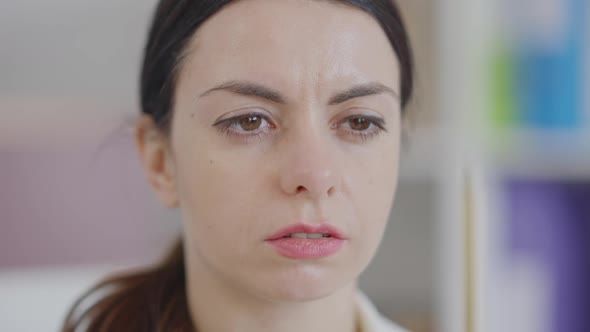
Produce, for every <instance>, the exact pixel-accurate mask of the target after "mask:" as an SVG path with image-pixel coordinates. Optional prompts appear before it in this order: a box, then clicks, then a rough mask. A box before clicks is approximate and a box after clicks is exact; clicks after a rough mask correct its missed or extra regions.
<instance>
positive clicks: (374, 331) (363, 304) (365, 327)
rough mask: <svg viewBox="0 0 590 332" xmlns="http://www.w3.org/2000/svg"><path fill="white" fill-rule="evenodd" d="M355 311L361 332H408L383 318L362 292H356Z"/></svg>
mask: <svg viewBox="0 0 590 332" xmlns="http://www.w3.org/2000/svg"><path fill="white" fill-rule="evenodd" d="M357 310H358V318H359V325H360V331H361V332H408V331H407V330H405V329H403V328H401V327H400V326H398V325H396V324H394V323H393V322H392V321H390V320H389V319H387V318H385V317H383V316H382V315H381V314H380V313H379V311H378V310H377V308H376V307H375V305H373V303H372V302H371V300H370V299H369V298H368V297H367V296H366V295H365V294H364V293H362V292H358V295H357Z"/></svg>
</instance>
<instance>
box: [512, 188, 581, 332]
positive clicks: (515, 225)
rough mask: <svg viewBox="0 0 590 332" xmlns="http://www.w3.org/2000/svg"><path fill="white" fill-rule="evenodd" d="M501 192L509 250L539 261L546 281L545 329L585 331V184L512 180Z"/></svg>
mask: <svg viewBox="0 0 590 332" xmlns="http://www.w3.org/2000/svg"><path fill="white" fill-rule="evenodd" d="M506 189H507V192H508V195H507V200H508V201H507V204H508V205H507V206H508V216H509V222H510V224H509V227H508V228H509V230H510V239H509V241H510V243H509V249H510V251H511V252H512V253H513V254H520V255H528V256H533V257H535V258H537V259H539V260H541V261H543V262H544V264H545V266H546V268H547V271H548V274H549V275H548V277H549V279H550V280H551V285H552V287H553V289H552V290H550V292H551V297H552V299H553V303H551V304H550V307H551V312H552V314H553V316H552V317H551V318H550V320H551V324H552V326H551V329H550V331H552V332H553V331H554V332H587V331H590V315H588V312H589V310H590V181H589V182H587V183H581V182H550V181H536V180H523V179H511V180H509V181H507V184H506Z"/></svg>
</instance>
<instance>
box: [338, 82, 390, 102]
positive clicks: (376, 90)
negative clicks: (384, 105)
mask: <svg viewBox="0 0 590 332" xmlns="http://www.w3.org/2000/svg"><path fill="white" fill-rule="evenodd" d="M382 93H387V94H390V95H392V96H393V97H394V98H396V99H399V95H398V93H397V92H395V91H394V90H393V89H392V88H390V87H388V86H387V85H384V84H382V83H379V82H370V83H363V84H357V85H354V86H353V87H352V88H350V89H348V90H346V91H343V92H340V93H337V94H336V95H334V96H333V97H332V98H330V102H329V103H328V105H337V104H341V103H343V102H345V101H348V100H350V99H354V98H358V97H365V96H371V95H378V94H382Z"/></svg>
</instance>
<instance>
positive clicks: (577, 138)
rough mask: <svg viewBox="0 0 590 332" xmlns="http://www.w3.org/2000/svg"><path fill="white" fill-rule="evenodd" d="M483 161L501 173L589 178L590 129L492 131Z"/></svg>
mask: <svg viewBox="0 0 590 332" xmlns="http://www.w3.org/2000/svg"><path fill="white" fill-rule="evenodd" d="M493 134H494V138H492V139H490V141H489V142H488V144H487V146H488V147H489V149H490V151H489V152H490V153H489V156H487V157H486V159H485V161H486V162H488V164H490V165H492V166H495V167H497V168H499V169H500V170H501V171H502V172H503V173H506V174H509V175H515V176H527V177H537V178H546V179H566V180H567V179H571V180H576V179H590V129H589V128H579V129H576V130H545V129H506V130H498V131H494V133H493Z"/></svg>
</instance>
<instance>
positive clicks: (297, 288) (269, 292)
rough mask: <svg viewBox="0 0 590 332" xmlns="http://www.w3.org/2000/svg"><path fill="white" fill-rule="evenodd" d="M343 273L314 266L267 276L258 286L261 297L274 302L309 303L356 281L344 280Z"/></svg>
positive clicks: (351, 278)
mask: <svg viewBox="0 0 590 332" xmlns="http://www.w3.org/2000/svg"><path fill="white" fill-rule="evenodd" d="M346 275H348V274H347V273H344V272H343V271H334V270H326V269H322V268H318V267H313V266H300V267H297V268H295V269H290V271H281V272H279V273H276V272H275V275H274V277H272V275H267V276H266V277H265V278H262V279H260V280H263V281H264V282H263V283H261V284H258V285H257V287H256V288H257V289H258V291H259V294H260V295H261V297H263V298H265V299H268V300H270V301H272V302H281V303H286V302H309V301H314V300H319V299H321V298H324V297H326V296H329V295H331V294H334V293H335V292H337V291H338V290H340V289H342V288H343V287H345V286H346V285H349V284H350V282H352V280H353V279H354V277H353V276H352V275H351V276H350V278H344V277H345V276H346Z"/></svg>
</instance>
